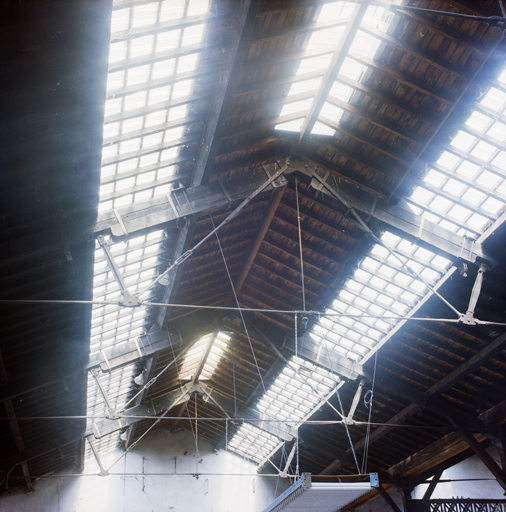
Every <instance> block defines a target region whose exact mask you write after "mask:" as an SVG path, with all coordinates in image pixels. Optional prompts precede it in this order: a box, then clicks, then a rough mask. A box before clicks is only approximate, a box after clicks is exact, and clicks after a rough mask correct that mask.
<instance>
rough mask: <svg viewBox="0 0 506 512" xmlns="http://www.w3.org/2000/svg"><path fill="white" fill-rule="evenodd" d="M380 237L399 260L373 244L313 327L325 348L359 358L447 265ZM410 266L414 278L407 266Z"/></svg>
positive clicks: (409, 245) (419, 249)
mask: <svg viewBox="0 0 506 512" xmlns="http://www.w3.org/2000/svg"><path fill="white" fill-rule="evenodd" d="M381 241H382V242H383V244H385V245H386V246H387V247H388V249H390V250H392V251H395V252H396V253H398V254H400V256H399V259H400V261H399V259H397V257H395V256H394V255H393V254H391V252H390V251H389V250H388V249H387V248H385V247H384V246H383V245H380V244H376V245H375V246H374V247H373V248H372V249H371V251H370V252H369V254H368V255H367V256H366V257H365V258H364V259H363V260H362V262H361V263H360V265H359V267H358V268H357V270H356V271H355V273H354V275H353V277H352V278H350V279H348V280H347V281H346V283H345V285H344V287H343V289H342V290H341V291H340V292H338V294H337V295H336V297H335V299H334V301H333V302H332V304H331V306H330V307H329V308H328V309H327V310H326V312H327V313H329V314H333V313H341V314H343V315H349V316H343V317H338V316H328V317H323V318H321V319H320V320H319V321H318V323H317V324H315V325H314V327H313V329H312V332H311V337H312V338H313V339H314V341H315V342H317V343H319V344H322V346H323V347H325V349H326V350H329V349H330V350H335V351H336V352H338V353H339V354H340V355H343V356H345V357H348V358H349V359H352V360H354V361H360V360H361V359H362V358H363V357H364V356H365V355H366V354H368V353H369V352H370V351H371V349H372V348H374V346H375V345H376V344H377V343H378V342H379V341H380V340H381V339H382V338H383V337H384V336H385V335H386V334H387V333H388V332H389V331H390V330H391V329H392V327H394V326H395V325H396V324H397V322H398V320H395V319H392V318H384V317H397V316H399V317H402V316H404V315H406V314H407V313H408V312H409V311H410V310H411V309H412V308H413V306H414V305H415V304H417V303H418V301H419V300H420V299H421V298H422V297H423V296H424V295H425V294H426V293H427V292H428V291H429V288H428V287H427V285H426V284H425V283H427V284H429V285H434V284H435V283H436V281H437V280H438V279H439V278H440V277H441V276H442V275H443V274H444V272H445V271H446V270H447V269H448V268H449V267H450V263H451V262H450V261H449V260H447V259H446V258H443V257H442V256H439V255H437V254H435V253H433V252H431V251H428V250H427V249H424V248H422V247H419V246H417V245H415V244H412V243H410V242H408V241H407V240H405V239H403V238H401V237H399V236H396V235H393V234H392V233H388V232H387V233H384V234H383V235H382V237H381ZM401 261H402V263H404V264H405V265H406V266H407V267H408V269H411V271H412V272H414V273H415V275H419V276H421V278H417V277H414V276H413V275H412V274H411V273H410V271H409V270H408V269H406V268H405V267H404V266H403V265H402V263H401Z"/></svg>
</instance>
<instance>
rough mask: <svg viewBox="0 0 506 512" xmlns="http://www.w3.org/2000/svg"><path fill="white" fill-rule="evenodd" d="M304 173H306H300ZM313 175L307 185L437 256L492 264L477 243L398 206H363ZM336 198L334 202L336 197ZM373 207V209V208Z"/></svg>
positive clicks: (376, 203) (379, 203)
mask: <svg viewBox="0 0 506 512" xmlns="http://www.w3.org/2000/svg"><path fill="white" fill-rule="evenodd" d="M299 166H300V167H303V166H304V164H301V163H300V162H299V163H296V161H293V162H292V168H293V169H295V168H299ZM303 172H307V171H303ZM311 172H313V173H317V175H318V177H317V178H316V177H315V179H313V180H312V182H311V186H312V187H313V188H314V189H315V190H317V191H319V192H323V193H324V194H327V195H330V196H331V197H334V198H335V199H336V200H340V201H344V203H343V204H345V205H346V206H347V207H348V208H354V209H356V210H357V211H359V212H362V213H363V214H365V215H366V216H371V217H374V218H375V219H377V220H379V221H381V222H382V223H384V224H386V225H387V226H389V227H390V228H393V229H394V230H398V231H401V232H403V233H404V234H407V235H409V236H410V237H414V238H416V239H417V240H421V241H422V242H424V243H425V244H427V245H429V246H430V247H431V248H432V249H435V250H436V251H437V252H438V253H441V252H442V253H443V254H445V255H446V256H450V257H451V258H462V259H465V260H467V261H470V262H472V263H474V262H476V260H477V259H480V260H484V261H487V262H489V263H490V264H494V263H495V262H494V261H493V259H492V258H491V257H489V256H488V255H487V254H486V252H485V251H484V249H483V247H482V246H481V244H479V243H478V244H477V243H475V244H474V245H473V246H472V247H471V244H470V243H469V242H468V241H467V239H465V238H464V237H462V236H460V235H457V234H455V233H453V232H452V231H449V230H447V229H445V228H443V227H441V226H439V225H438V224H434V223H432V222H430V221H426V220H425V219H424V220H422V218H421V217H420V216H418V215H416V214H414V213H413V212H412V211H411V210H410V209H408V208H407V207H403V206H402V205H401V204H397V205H390V204H389V203H384V202H382V201H372V202H371V204H370V205H369V204H366V202H364V201H363V200H362V199H360V198H359V197H358V196H354V195H352V194H350V193H348V192H346V193H345V192H343V191H338V190H337V189H335V188H333V187H332V186H331V185H330V184H329V183H327V182H326V181H325V180H326V179H327V177H328V174H326V173H324V172H322V171H318V169H316V170H315V171H311ZM338 197H339V198H340V199H337V198H338ZM373 204H374V207H373Z"/></svg>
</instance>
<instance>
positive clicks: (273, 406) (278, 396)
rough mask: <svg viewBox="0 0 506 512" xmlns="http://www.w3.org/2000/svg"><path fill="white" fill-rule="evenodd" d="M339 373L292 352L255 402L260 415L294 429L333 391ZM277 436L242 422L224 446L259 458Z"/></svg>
mask: <svg viewBox="0 0 506 512" xmlns="http://www.w3.org/2000/svg"><path fill="white" fill-rule="evenodd" d="M340 384H341V381H340V379H339V377H337V376H336V375H333V374H331V373H330V372H328V371H326V370H324V369H322V368H320V367H318V366H316V365H314V364H311V363H310V362H308V361H305V360H304V359H301V358H300V357H297V356H293V357H292V358H291V359H290V361H289V362H288V364H287V365H286V366H285V367H284V368H283V370H282V371H281V373H280V374H279V375H278V377H277V378H276V379H275V381H274V382H273V383H272V384H271V385H270V386H269V389H268V390H267V391H266V392H265V393H264V395H263V396H262V398H261V399H260V400H259V402H258V403H257V404H256V407H257V409H258V410H259V411H260V412H261V413H262V415H263V417H265V418H268V419H272V420H279V421H280V422H285V421H288V422H290V426H291V427H292V428H294V429H296V428H297V427H298V425H299V424H300V423H302V422H303V421H304V420H305V419H307V418H308V417H309V416H311V415H312V414H313V413H314V412H315V410H317V409H318V408H319V407H321V405H322V404H323V403H324V402H325V400H326V399H327V398H328V396H329V394H331V393H333V392H335V390H336V389H337V387H339V386H340ZM280 443H281V440H280V439H279V438H277V437H276V436H274V435H272V434H270V433H267V432H263V431H262V430H261V429H259V428H258V427H256V426H253V427H252V426H251V425H247V424H244V425H242V426H241V428H240V429H239V430H238V431H237V432H236V433H235V435H234V437H233V438H232V440H231V441H230V443H229V445H228V447H229V449H231V450H232V451H235V452H237V453H238V454H239V455H242V456H244V457H246V458H248V459H251V460H254V461H256V462H260V461H262V460H263V459H265V457H266V456H267V455H268V454H269V453H270V452H271V451H272V450H273V449H274V448H276V447H279V444H280Z"/></svg>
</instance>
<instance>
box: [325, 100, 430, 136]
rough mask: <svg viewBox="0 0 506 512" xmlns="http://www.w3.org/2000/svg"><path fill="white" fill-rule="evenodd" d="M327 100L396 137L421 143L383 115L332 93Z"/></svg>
mask: <svg viewBox="0 0 506 512" xmlns="http://www.w3.org/2000/svg"><path fill="white" fill-rule="evenodd" d="M327 101H328V102H329V103H331V104H332V105H334V106H336V107H338V108H340V109H342V110H345V111H348V112H350V113H351V114H353V115H354V116H356V117H361V118H362V119H365V120H366V121H368V122H369V123H371V124H372V125H374V126H375V127H376V128H380V129H382V130H385V131H387V132H389V133H391V134H392V135H393V136H395V137H398V138H400V139H404V140H406V141H407V142H408V143H411V144H416V145H418V144H419V143H420V142H419V141H418V140H416V139H415V138H414V136H413V135H410V134H409V133H406V129H403V128H402V127H401V126H395V125H394V124H392V123H391V122H389V121H387V120H386V119H382V118H381V117H379V116H377V115H375V114H371V113H370V112H367V111H365V110H362V109H360V108H357V107H355V106H353V105H350V104H349V103H346V102H345V101H342V100H340V99H339V98H335V97H334V96H331V95H329V96H328V98H327Z"/></svg>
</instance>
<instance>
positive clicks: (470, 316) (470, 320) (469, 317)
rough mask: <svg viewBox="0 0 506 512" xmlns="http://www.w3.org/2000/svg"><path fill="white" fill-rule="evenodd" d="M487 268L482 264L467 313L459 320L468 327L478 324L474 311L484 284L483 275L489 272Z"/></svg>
mask: <svg viewBox="0 0 506 512" xmlns="http://www.w3.org/2000/svg"><path fill="white" fill-rule="evenodd" d="M487 268H488V267H487V266H486V265H485V264H484V263H482V264H481V265H480V268H479V269H478V274H477V275H476V280H475V282H474V285H473V289H472V290H471V298H470V299H469V306H468V307H467V311H466V313H465V314H464V315H461V316H460V318H459V320H460V322H462V323H463V324H466V325H476V324H477V323H478V322H477V321H476V318H474V309H475V308H476V303H477V302H478V298H479V296H480V292H481V285H482V284H483V274H484V273H485V272H486V270H487Z"/></svg>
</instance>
